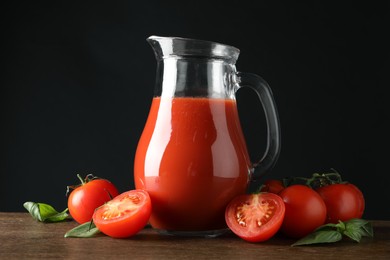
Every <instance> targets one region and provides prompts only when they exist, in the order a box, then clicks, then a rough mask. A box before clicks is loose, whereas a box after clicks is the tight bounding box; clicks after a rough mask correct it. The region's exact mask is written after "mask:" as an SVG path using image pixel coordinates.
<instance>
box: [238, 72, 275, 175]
mask: <svg viewBox="0 0 390 260" xmlns="http://www.w3.org/2000/svg"><path fill="white" fill-rule="evenodd" d="M237 76H238V82H239V87H249V88H251V89H253V90H254V91H255V92H256V93H257V95H258V97H259V99H260V101H261V104H262V106H263V110H264V114H265V119H266V122H267V146H266V149H265V152H264V155H263V156H262V157H261V159H260V160H258V161H257V162H255V163H253V169H254V172H253V175H252V179H251V180H252V181H253V180H258V179H259V178H260V177H261V176H263V175H264V174H265V173H267V172H269V171H270V170H271V169H272V168H273V167H274V166H275V163H276V161H277V160H278V157H279V153H280V139H281V136H280V123H279V117H278V111H277V110H276V105H275V101H274V98H273V95H272V91H271V88H270V87H269V85H268V83H267V82H266V81H265V80H264V79H262V78H261V77H260V76H258V75H256V74H252V73H244V72H238V73H237Z"/></svg>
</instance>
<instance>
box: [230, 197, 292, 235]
mask: <svg viewBox="0 0 390 260" xmlns="http://www.w3.org/2000/svg"><path fill="white" fill-rule="evenodd" d="M284 212H285V206H284V203H283V200H282V199H281V198H280V197H279V196H278V195H276V194H273V193H258V194H251V195H241V196H238V197H236V198H234V199H233V200H232V201H231V202H230V203H229V204H228V206H227V208H226V211H225V220H226V224H227V225H228V227H229V228H230V229H231V230H232V231H233V233H235V234H236V235H237V236H239V237H241V238H242V239H244V240H246V241H249V242H261V241H265V240H267V239H269V238H271V237H272V236H273V235H275V234H276V232H277V231H278V230H279V228H280V226H281V225H282V222H283V217H284Z"/></svg>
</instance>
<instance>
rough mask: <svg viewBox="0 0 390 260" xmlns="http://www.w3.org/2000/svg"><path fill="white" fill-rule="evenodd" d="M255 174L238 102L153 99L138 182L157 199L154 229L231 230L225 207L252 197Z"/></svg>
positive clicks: (136, 167) (137, 162)
mask: <svg viewBox="0 0 390 260" xmlns="http://www.w3.org/2000/svg"><path fill="white" fill-rule="evenodd" d="M250 174H251V163H250V160H249V156H248V152H247V148H246V144H245V140H244V136H243V134H242V131H241V126H240V122H239V118H238V112H237V106H236V101H235V100H233V99H216V98H194V97H175V98H165V97H163V98H160V97H155V98H153V101H152V105H151V108H150V112H149V116H148V119H147V122H146V125H145V128H144V131H143V133H142V136H141V138H140V141H139V144H138V147H137V152H136V156H135V163H134V179H135V186H136V188H137V189H144V190H146V191H148V193H149V195H150V197H151V200H152V216H151V218H150V223H151V225H152V226H153V227H154V228H157V229H162V230H168V231H170V230H172V231H205V230H215V229H221V228H225V227H226V224H225V219H224V214H225V208H226V206H227V204H228V203H229V202H230V201H231V200H232V199H233V198H234V197H235V196H237V195H239V194H244V193H245V192H246V189H247V185H248V182H249V178H250Z"/></svg>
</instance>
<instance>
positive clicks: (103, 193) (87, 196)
mask: <svg viewBox="0 0 390 260" xmlns="http://www.w3.org/2000/svg"><path fill="white" fill-rule="evenodd" d="M77 177H78V178H79V179H80V181H81V185H79V186H75V187H68V188H74V190H73V191H72V192H71V193H70V195H69V198H68V209H69V213H70V215H71V216H72V218H73V219H74V220H76V221H77V222H78V223H80V224H82V223H85V222H88V221H91V219H92V215H93V213H94V211H95V209H96V208H98V207H100V206H101V205H103V204H104V203H105V202H107V201H109V200H111V199H112V198H114V197H116V196H117V195H118V190H117V188H116V187H115V186H114V184H112V183H111V182H110V181H108V180H105V179H98V178H95V177H93V176H92V175H87V177H86V178H85V180H83V179H82V178H81V177H80V175H77Z"/></svg>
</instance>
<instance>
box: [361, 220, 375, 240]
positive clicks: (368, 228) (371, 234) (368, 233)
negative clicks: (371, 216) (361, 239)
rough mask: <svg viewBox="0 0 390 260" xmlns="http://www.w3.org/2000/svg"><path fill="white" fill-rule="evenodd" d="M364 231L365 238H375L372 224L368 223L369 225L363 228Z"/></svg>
mask: <svg viewBox="0 0 390 260" xmlns="http://www.w3.org/2000/svg"><path fill="white" fill-rule="evenodd" d="M362 230H363V231H364V236H366V237H374V229H373V228H372V224H371V222H367V224H365V225H364V226H362Z"/></svg>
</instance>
